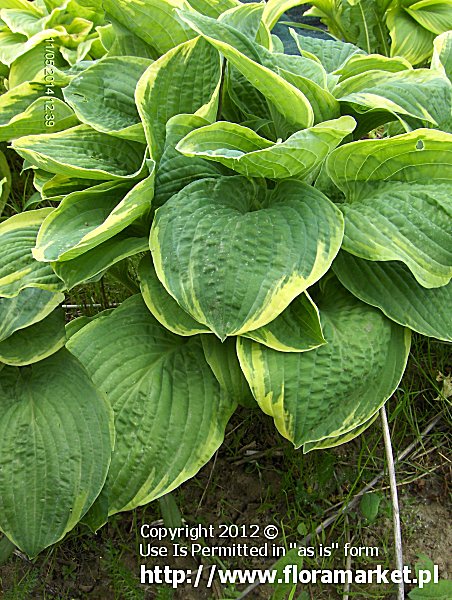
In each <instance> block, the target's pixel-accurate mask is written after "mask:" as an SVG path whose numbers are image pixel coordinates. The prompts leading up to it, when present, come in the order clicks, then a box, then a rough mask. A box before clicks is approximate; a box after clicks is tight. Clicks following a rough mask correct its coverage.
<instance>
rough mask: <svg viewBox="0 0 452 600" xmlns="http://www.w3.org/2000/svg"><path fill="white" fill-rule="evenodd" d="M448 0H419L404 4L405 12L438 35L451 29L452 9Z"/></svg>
mask: <svg viewBox="0 0 452 600" xmlns="http://www.w3.org/2000/svg"><path fill="white" fill-rule="evenodd" d="M451 8H452V7H451V4H450V1H449V0H444V1H443V2H441V0H420V1H419V2H410V3H409V5H408V6H405V10H406V12H407V13H408V14H409V15H410V16H411V17H413V19H414V20H415V21H417V22H418V23H419V25H421V26H422V27H424V28H425V29H427V30H428V31H432V32H433V33H436V34H437V35H439V34H440V33H443V32H445V31H450V30H452V10H451Z"/></svg>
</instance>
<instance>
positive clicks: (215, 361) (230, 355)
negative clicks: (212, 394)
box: [201, 335, 256, 407]
mask: <svg viewBox="0 0 452 600" xmlns="http://www.w3.org/2000/svg"><path fill="white" fill-rule="evenodd" d="M201 341H202V347H203V350H204V356H205V357H206V360H207V362H208V363H209V366H210V368H211V369H212V371H213V373H214V375H215V377H216V378H217V380H218V383H219V384H220V386H221V387H222V388H223V389H224V390H225V392H226V393H227V394H228V395H229V396H230V397H231V398H233V399H234V400H235V401H236V402H238V403H239V404H241V405H243V406H248V407H254V406H256V402H255V401H254V398H253V395H252V394H251V390H250V387H249V385H248V382H247V380H246V379H245V376H244V374H243V372H242V369H241V368H240V363H239V359H238V357H237V352H236V340H235V339H234V338H228V339H227V340H225V341H224V342H220V340H219V339H218V338H216V337H214V336H213V335H203V336H202V337H201Z"/></svg>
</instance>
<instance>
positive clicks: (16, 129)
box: [0, 82, 77, 141]
mask: <svg viewBox="0 0 452 600" xmlns="http://www.w3.org/2000/svg"><path fill="white" fill-rule="evenodd" d="M46 102H47V103H48V106H49V107H50V106H52V105H53V107H54V110H52V111H49V112H50V113H52V112H53V113H54V116H55V119H54V120H55V127H57V128H58V127H61V128H66V127H72V126H73V125H76V124H77V118H76V116H75V114H74V112H73V110H72V109H71V108H70V107H69V106H68V105H67V104H65V103H64V102H62V101H61V100H58V98H50V99H49V97H48V96H47V97H46V96H45V87H44V86H43V85H42V84H40V83H28V82H26V83H22V84H21V85H19V86H17V87H15V88H13V89H11V90H9V91H8V92H5V93H4V94H2V95H0V141H10V140H12V139H15V138H18V137H21V136H23V135H32V134H38V133H49V130H50V128H49V127H47V126H46V120H45V118H44V115H45V112H46V111H45V104H46ZM52 130H54V129H52Z"/></svg>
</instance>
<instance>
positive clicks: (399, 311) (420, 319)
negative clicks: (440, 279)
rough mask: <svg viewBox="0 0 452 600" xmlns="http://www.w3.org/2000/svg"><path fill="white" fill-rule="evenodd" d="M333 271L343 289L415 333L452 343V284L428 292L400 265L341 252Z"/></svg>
mask: <svg viewBox="0 0 452 600" xmlns="http://www.w3.org/2000/svg"><path fill="white" fill-rule="evenodd" d="M333 269H334V272H335V274H336V275H337V277H338V278H339V280H340V282H341V283H342V285H344V286H345V287H346V288H347V289H348V290H349V291H350V292H351V293H352V294H353V295H354V296H356V297H357V298H359V299H360V300H363V302H366V303H367V304H371V305H372V306H376V307H377V308H380V309H381V310H382V311H383V312H384V314H385V315H386V316H387V317H389V318H390V319H392V320H393V321H395V322H396V323H399V324H400V325H405V326H406V327H409V328H410V329H413V330H414V331H417V332H419V333H422V334H423V335H427V336H430V337H435V338H438V339H441V340H448V341H452V312H451V307H452V283H449V284H448V285H445V286H442V287H438V288H432V289H427V288H425V287H423V286H421V285H420V284H419V283H418V282H417V281H416V279H415V278H414V276H413V275H412V274H411V272H410V270H409V269H408V268H407V267H406V266H405V265H404V264H403V263H400V262H391V261H389V262H384V263H381V262H376V261H368V260H363V259H361V258H357V257H356V256H353V255H352V254H349V253H348V252H339V254H338V255H337V257H336V259H335V261H334V263H333Z"/></svg>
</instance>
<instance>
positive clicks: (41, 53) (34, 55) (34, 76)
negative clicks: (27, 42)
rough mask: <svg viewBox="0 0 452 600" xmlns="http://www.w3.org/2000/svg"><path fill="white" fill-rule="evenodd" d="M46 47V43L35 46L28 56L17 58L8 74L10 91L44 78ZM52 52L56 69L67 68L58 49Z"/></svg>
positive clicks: (54, 48)
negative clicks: (28, 82)
mask: <svg viewBox="0 0 452 600" xmlns="http://www.w3.org/2000/svg"><path fill="white" fill-rule="evenodd" d="M46 45H47V44H46V42H41V43H40V44H39V45H38V46H35V47H34V48H32V49H31V50H29V51H28V52H27V53H26V54H22V56H20V57H19V58H16V60H15V61H14V62H13V63H12V65H11V68H10V70H9V73H8V89H10V90H11V89H13V88H14V87H16V86H18V85H21V84H22V83H25V82H26V81H37V80H38V79H39V78H41V77H42V76H43V74H44V70H43V69H45V65H46V58H45V55H46V53H47V50H46ZM52 50H53V57H54V58H53V62H54V63H55V67H56V68H57V69H59V70H60V69H62V68H64V67H65V66H67V65H66V61H65V60H64V59H63V57H62V56H61V53H60V52H59V50H58V48H56V47H53V49H52ZM52 66H53V65H52ZM49 70H50V69H49ZM44 77H45V75H44ZM44 92H45V90H44ZM47 99H48V96H47Z"/></svg>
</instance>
